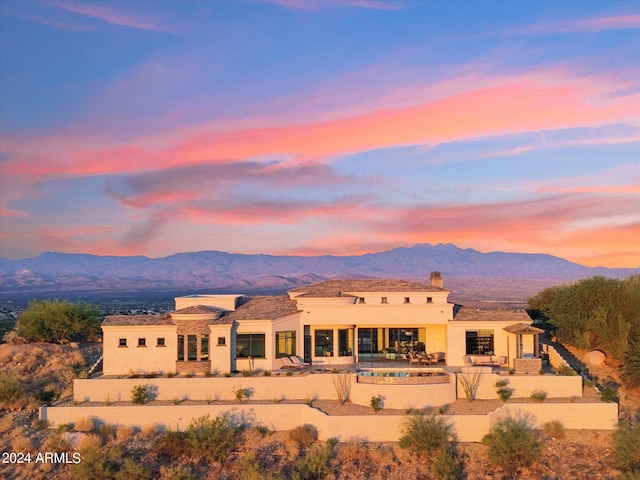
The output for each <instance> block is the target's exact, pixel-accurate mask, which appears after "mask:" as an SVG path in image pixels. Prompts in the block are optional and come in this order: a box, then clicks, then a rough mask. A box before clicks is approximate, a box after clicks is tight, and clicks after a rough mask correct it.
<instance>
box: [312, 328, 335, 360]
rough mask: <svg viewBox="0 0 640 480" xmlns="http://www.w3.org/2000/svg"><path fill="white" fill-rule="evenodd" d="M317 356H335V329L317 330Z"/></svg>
mask: <svg viewBox="0 0 640 480" xmlns="http://www.w3.org/2000/svg"><path fill="white" fill-rule="evenodd" d="M315 337H316V338H315V340H316V342H315V344H316V357H333V330H316V331H315Z"/></svg>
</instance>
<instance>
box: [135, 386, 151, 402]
mask: <svg viewBox="0 0 640 480" xmlns="http://www.w3.org/2000/svg"><path fill="white" fill-rule="evenodd" d="M148 400H149V392H147V387H145V386H144V385H136V386H135V387H133V389H131V402H132V403H135V404H136V405H142V404H144V403H147V401H148Z"/></svg>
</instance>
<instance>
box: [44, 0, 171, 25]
mask: <svg viewBox="0 0 640 480" xmlns="http://www.w3.org/2000/svg"><path fill="white" fill-rule="evenodd" d="M52 5H53V6H55V7H56V8H59V9H62V10H66V11H69V12H73V13H77V14H79V15H84V16H87V17H91V18H96V19H98V20H102V21H104V22H106V23H110V24H112V25H119V26H122V27H129V28H135V29H138V30H147V31H152V32H174V28H172V27H168V26H166V25H160V24H158V23H156V22H152V21H149V20H147V19H144V20H143V19H141V18H136V17H135V16H133V15H128V14H125V13H122V12H119V11H116V10H114V9H111V8H107V7H104V6H101V5H99V4H97V3H89V2H84V3H70V2H56V3H53V4H52Z"/></svg>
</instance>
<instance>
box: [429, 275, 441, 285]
mask: <svg viewBox="0 0 640 480" xmlns="http://www.w3.org/2000/svg"><path fill="white" fill-rule="evenodd" d="M430 280H431V286H432V287H437V288H442V274H441V273H440V272H431V279H430Z"/></svg>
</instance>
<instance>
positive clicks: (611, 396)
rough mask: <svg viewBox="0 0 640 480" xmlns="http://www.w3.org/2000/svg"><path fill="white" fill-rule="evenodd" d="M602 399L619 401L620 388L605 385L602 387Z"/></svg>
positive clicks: (613, 401)
mask: <svg viewBox="0 0 640 480" xmlns="http://www.w3.org/2000/svg"><path fill="white" fill-rule="evenodd" d="M600 400H602V401H603V402H612V403H617V402H618V400H619V397H618V390H617V389H616V388H614V387H611V386H609V385H604V386H603V387H602V388H601V389H600Z"/></svg>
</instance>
